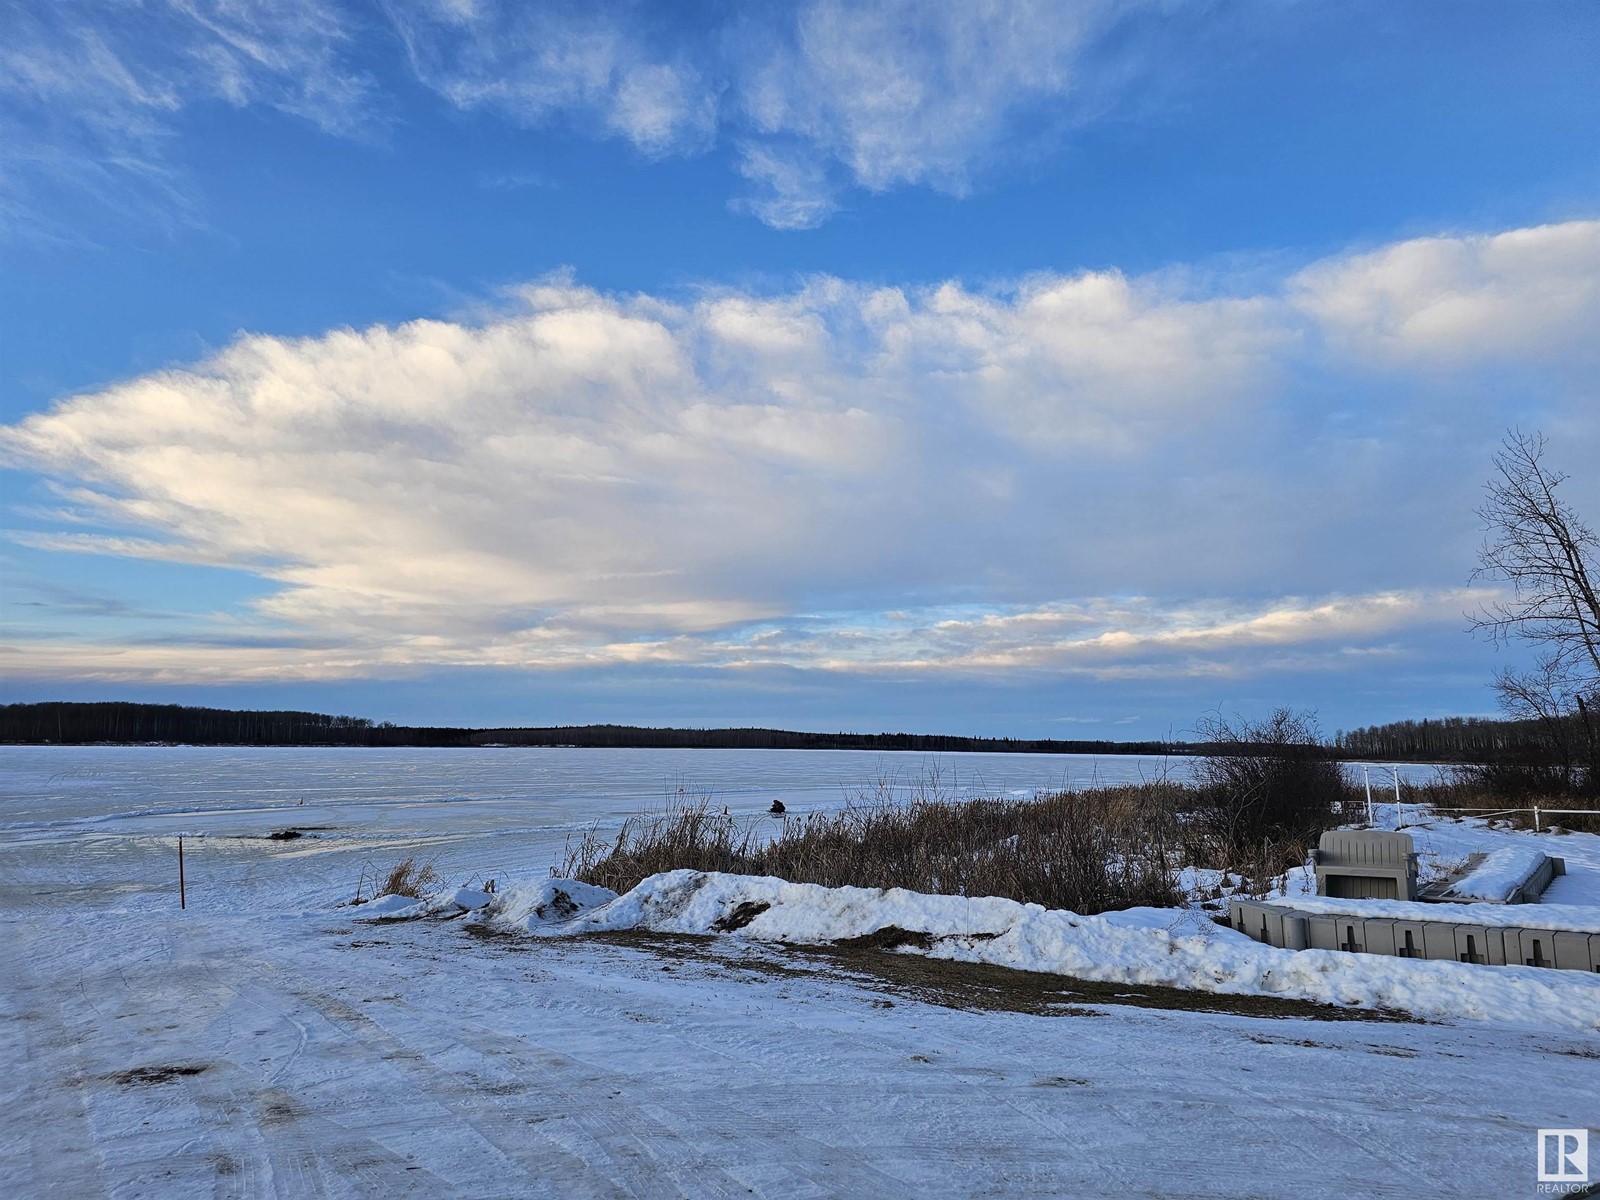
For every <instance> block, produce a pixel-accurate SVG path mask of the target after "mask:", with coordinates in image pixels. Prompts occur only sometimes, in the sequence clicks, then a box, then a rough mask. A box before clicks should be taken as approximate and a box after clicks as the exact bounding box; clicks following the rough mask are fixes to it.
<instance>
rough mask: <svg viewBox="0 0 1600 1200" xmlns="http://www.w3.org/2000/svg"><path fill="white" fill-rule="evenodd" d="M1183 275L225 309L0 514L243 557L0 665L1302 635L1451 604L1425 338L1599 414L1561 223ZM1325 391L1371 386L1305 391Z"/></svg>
mask: <svg viewBox="0 0 1600 1200" xmlns="http://www.w3.org/2000/svg"><path fill="white" fill-rule="evenodd" d="M1185 278H1186V276H1185V275H1184V274H1183V273H1173V272H1168V273H1163V274H1160V275H1155V276H1147V277H1129V276H1124V275H1122V274H1118V273H1115V272H1098V273H1096V272H1087V273H1081V274H1077V275H1071V276H1038V277H1034V278H1029V279H1026V280H1022V281H1018V282H1015V283H1012V284H1009V285H1006V286H1002V287H993V288H974V287H971V286H969V285H965V284H962V283H959V282H955V281H951V282H947V283H945V284H942V285H940V286H937V287H931V288H926V289H906V288H891V287H880V286H868V285H863V284H857V283H852V282H850V281H846V280H840V279H834V278H816V279H812V280H809V281H807V282H805V283H804V284H803V285H801V286H799V287H797V288H795V289H794V290H792V291H789V292H787V293H780V294H758V293H753V292H748V291H737V290H728V289H707V290H705V291H703V292H700V293H697V294H692V295H688V296H683V297H661V296H650V295H607V294H602V293H599V292H596V291H594V290H591V289H588V288H585V287H583V286H581V285H579V284H578V283H577V282H575V281H574V280H572V279H570V278H553V279H548V280H543V281H539V282H536V283H534V284H531V285H529V286H527V287H524V288H522V289H520V290H518V291H517V292H515V293H514V294H512V295H509V296H506V297H504V298H502V301H501V302H500V303H499V304H498V305H497V306H496V307H495V308H494V310H493V311H492V312H490V313H488V314H487V315H480V316H478V317H477V318H475V319H472V320H466V319H459V320H421V321H414V322H411V323H408V324H404V325H399V326H393V327H390V326H376V327H373V328H370V329H365V330H359V331H357V330H350V329H342V330H333V331H330V332H328V333H326V334H324V335H322V336H318V337H311V338H301V339H288V338H280V337H273V336H267V335H243V336H241V337H240V338H238V340H236V341H235V342H234V343H233V344H232V345H231V346H229V347H228V348H227V349H225V350H224V351H222V352H221V353H219V354H217V355H216V356H214V357H212V358H210V359H207V360H205V361H203V362H200V363H197V364H195V365H194V366H192V367H189V368H185V369H178V370H170V371H163V372H157V373H153V374H149V375H144V376H141V377H138V378H135V379H132V380H129V381H127V382H125V383H121V384H118V385H116V386H113V387H109V388H107V389H105V390H103V391H99V392H96V393H92V394H87V395H82V396H76V397H71V398H68V399H65V400H63V401H61V402H59V403H58V404H56V405H55V406H54V407H53V408H52V409H50V410H49V411H48V412H43V413H39V414H35V415H33V416H30V417H28V418H27V419H26V420H24V421H22V422H20V423H18V424H17V425H14V426H11V427H8V428H5V429H4V430H0V452H3V454H4V456H5V458H6V460H7V461H8V462H9V463H10V464H11V465H12V466H14V467H18V468H23V469H26V470H29V471H33V472H36V473H38V475H39V476H41V477H42V478H44V479H46V480H48V481H50V489H51V491H50V493H49V498H48V500H47V501H46V503H45V507H44V509H43V510H42V511H39V512H36V513H35V514H34V518H33V519H32V520H31V521H30V522H29V524H30V525H31V526H32V528H30V529H27V530H23V531H18V532H15V533H14V534H13V535H12V536H13V538H14V540H17V541H20V542H22V543H23V544H25V545H26V546H29V547H31V548H33V549H35V550H43V551H49V552H57V553H74V554H101V555H113V556H120V557H125V558H142V559H148V560H153V561H156V562H165V563H181V564H191V565H193V564H201V565H206V566H213V567H220V568H227V569H230V570H234V571H240V572H245V573H248V574H249V575H250V576H252V577H254V578H256V579H259V580H260V581H262V582H263V584H264V585H265V586H266V589H267V591H266V594H265V595H264V596H263V597H262V598H260V599H259V600H256V601H254V602H253V603H251V604H249V605H247V606H243V607H240V608H237V609H235V610H232V611H229V612H226V613H221V614H218V616H217V617H216V619H215V620H214V622H213V624H212V625H211V626H209V627H208V628H205V629H198V630H195V631H194V633H195V636H194V637H193V638H191V639H188V640H186V641H184V642H182V643H175V642H173V641H172V640H167V641H166V642H164V643H162V644H156V645H139V644H134V643H132V642H126V641H124V642H116V641H115V640H109V641H108V640H105V639H103V638H101V639H98V640H95V639H91V640H82V639H75V638H65V637H58V636H44V635H41V636H37V637H32V638H19V639H16V640H15V641H14V644H13V645H12V646H11V647H10V648H9V649H8V657H9V659H10V667H9V669H10V670H13V671H15V672H17V673H18V674H25V675H41V674H43V675H51V676H54V677H86V678H117V679H135V678H144V679H167V678H183V679H233V678H256V677H268V676H270V677H297V678H342V677H350V676H359V675H363V674H372V673H381V672H384V671H389V670H399V669H405V668H408V667H416V666H425V665H498V666H514V667H526V668H538V669H560V668H567V667H580V666H594V665H607V664H680V665H691V666H697V667H714V668H723V669H741V670H750V669H764V668H779V667H781V668H800V669H809V670H818V671H827V672H835V673H839V672H846V673H869V674H874V675H881V676H917V675H926V674H930V673H944V674H976V675H986V676H993V677H1009V676H1014V675H1017V674H1019V673H1029V672H1049V673H1056V674H1082V675H1086V676H1090V677H1095V678H1119V677H1133V676H1167V677H1174V676H1195V675H1206V674H1228V673H1239V672H1257V671H1263V670H1272V669H1279V668H1282V667H1284V666H1286V665H1291V664H1292V665H1300V666H1304V665H1305V664H1307V663H1310V662H1315V663H1320V664H1321V665H1323V666H1325V667H1337V666H1339V665H1340V664H1341V663H1347V662H1353V661H1356V660H1357V659H1358V658H1359V657H1360V656H1362V655H1370V654H1374V653H1380V654H1382V653H1399V652H1402V651H1403V641H1404V635H1405V631H1407V630H1414V629H1418V628H1423V627H1438V626H1439V625H1440V624H1441V623H1453V622H1456V621H1458V620H1459V614H1460V613H1461V611H1462V610H1463V609H1465V608H1468V607H1471V597H1468V596H1465V595H1463V594H1462V593H1461V592H1460V591H1459V590H1458V587H1457V585H1458V583H1459V581H1460V580H1461V578H1462V577H1463V576H1464V574H1465V571H1466V568H1467V566H1468V565H1469V563H1470V543H1471V538H1472V536H1473V535H1472V524H1473V519H1472V517H1471V511H1470V510H1471V480H1472V478H1473V477H1474V475H1475V474H1481V472H1482V464H1483V462H1485V461H1486V454H1485V446H1486V445H1488V444H1492V442H1493V441H1494V440H1495V438H1496V437H1498V434H1499V429H1498V428H1494V429H1482V430H1478V431H1477V432H1476V433H1472V434H1465V435H1462V436H1460V437H1459V438H1457V439H1456V440H1454V441H1452V440H1451V438H1450V437H1449V436H1448V435H1447V434H1442V433H1440V432H1439V430H1440V428H1441V422H1442V421H1447V419H1448V415H1449V413H1450V412H1451V411H1452V407H1453V406H1456V407H1458V406H1459V401H1458V400H1457V399H1456V397H1455V394H1454V393H1453V392H1452V391H1450V390H1448V389H1446V390H1443V391H1441V390H1440V388H1439V387H1438V385H1437V377H1436V376H1437V370H1438V367H1439V365H1440V364H1448V365H1451V366H1452V367H1457V368H1459V367H1462V366H1463V365H1468V366H1470V365H1472V364H1475V363H1481V362H1483V361H1485V360H1486V359H1492V360H1493V363H1494V365H1495V367H1496V369H1497V370H1499V371H1502V372H1503V371H1505V370H1507V369H1511V368H1516V369H1518V370H1522V371H1527V372H1533V373H1534V374H1535V375H1536V376H1537V377H1538V379H1540V380H1542V381H1548V380H1558V381H1559V380H1562V379H1565V380H1566V381H1567V382H1565V383H1560V384H1559V386H1558V385H1557V384H1556V383H1550V384H1549V386H1548V388H1546V389H1545V391H1544V394H1545V395H1546V408H1545V412H1546V414H1547V415H1550V416H1552V417H1553V418H1554V419H1557V420H1561V421H1565V422H1566V424H1565V426H1564V428H1565V429H1566V431H1567V432H1566V435H1565V437H1566V441H1565V443H1564V449H1563V457H1564V458H1565V459H1567V460H1568V461H1569V462H1579V461H1591V460H1593V456H1594V455H1595V454H1596V452H1597V451H1600V430H1597V429H1596V428H1595V424H1594V422H1593V420H1592V418H1591V417H1589V416H1586V414H1592V413H1593V412H1594V411H1595V409H1596V404H1595V401H1596V396H1595V394H1594V391H1593V385H1592V384H1587V383H1585V382H1583V381H1585V380H1587V379H1590V378H1592V376H1591V375H1589V374H1587V373H1585V372H1583V371H1581V370H1574V369H1573V368H1575V367H1580V366H1582V365H1583V364H1585V363H1589V362H1592V355H1593V353H1594V350H1593V331H1594V329H1595V328H1600V222H1574V223H1570V224H1566V225H1557V226H1546V227H1541V228H1535V229H1524V230H1516V231H1512V232H1509V233H1503V234H1499V235H1495V236H1487V237H1481V236H1466V237H1439V238H1429V239H1422V240H1419V241H1414V242H1406V243H1401V244H1397V245H1394V246H1390V247H1386V248H1382V249H1379V250H1375V251H1370V252H1365V253H1360V254H1354V255H1347V256H1341V257H1339V258H1336V259H1331V260H1327V261H1323V262H1318V263H1314V264H1312V265H1310V266H1308V267H1306V268H1304V269H1303V270H1300V271H1297V272H1295V273H1293V274H1292V275H1290V276H1288V277H1287V278H1284V279H1283V280H1281V281H1280V283H1279V284H1278V285H1276V286H1275V287H1273V288H1271V289H1268V290H1258V291H1257V292H1255V293H1253V294H1241V293H1240V292H1239V291H1238V290H1237V289H1233V290H1230V289H1229V288H1227V287H1226V286H1223V285H1224V284H1226V282H1227V281H1221V282H1220V283H1218V282H1217V281H1213V282H1212V283H1211V284H1210V285H1209V286H1208V287H1206V288H1201V287H1199V286H1198V285H1196V284H1193V283H1192V282H1191V283H1189V284H1185V283H1184V282H1183V280H1184V279H1185ZM1529 305H1537V307H1538V312H1539V314H1540V317H1539V319H1538V320H1537V321H1533V320H1527V319H1524V317H1523V313H1524V310H1525V309H1526V308H1527V306H1529ZM1573 379H1576V380H1578V382H1577V383H1576V384H1574V383H1572V382H1571V380H1573ZM1452 386H1454V385H1452ZM1541 386H1542V387H1543V386H1544V385H1543V384H1541ZM1563 388H1564V389H1565V390H1562V389H1563ZM1352 389H1354V390H1362V389H1365V390H1366V391H1368V392H1370V393H1371V395H1372V396H1373V401H1372V403H1371V404H1370V405H1368V406H1367V407H1366V408H1364V409H1357V410H1352V409H1351V408H1350V407H1349V406H1348V404H1346V405H1344V406H1343V407H1331V406H1328V407H1319V406H1322V405H1324V403H1325V402H1324V401H1323V400H1321V399H1320V398H1321V397H1326V396H1328V395H1332V394H1343V393H1345V392H1347V391H1349V390H1352ZM1352 411H1356V412H1357V414H1358V416H1360V419H1359V420H1357V421H1356V425H1357V426H1358V427H1357V428H1355V429H1352V428H1351V414H1352ZM1361 414H1365V415H1361ZM1384 431H1386V434H1385V435H1384V436H1380V434H1383V433H1384ZM1419 432H1421V433H1424V434H1425V435H1426V437H1427V438H1428V439H1429V440H1427V441H1426V442H1421V443H1419V442H1418V441H1417V440H1416V439H1417V437H1418V436H1419ZM1419 444H1420V445H1423V446H1425V452H1424V453H1422V454H1420V455H1419V454H1418V453H1417V451H1416V448H1417V446H1418V445H1419ZM1241 464H1251V465H1249V466H1245V465H1241ZM1464 472H1465V475H1464V474H1463V473H1464ZM1464 480H1465V482H1464ZM1584 486H1586V485H1584ZM1574 499H1575V500H1578V501H1580V502H1582V500H1583V498H1582V497H1578V496H1575V497H1574ZM1397 514H1398V515H1397ZM1335 548H1338V549H1335ZM1452 556H1454V557H1452ZM1375 564H1376V565H1375Z"/></svg>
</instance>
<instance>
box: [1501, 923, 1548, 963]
mask: <svg viewBox="0 0 1600 1200" xmlns="http://www.w3.org/2000/svg"><path fill="white" fill-rule="evenodd" d="M1517 941H1518V949H1517V959H1516V964H1515V965H1517V966H1522V967H1554V966H1555V965H1556V958H1555V952H1556V947H1555V941H1554V938H1553V935H1552V934H1551V933H1550V931H1549V930H1548V929H1519V930H1517ZM1510 951H1511V945H1510V941H1509V939H1508V941H1507V943H1506V957H1507V958H1510V957H1511V953H1510Z"/></svg>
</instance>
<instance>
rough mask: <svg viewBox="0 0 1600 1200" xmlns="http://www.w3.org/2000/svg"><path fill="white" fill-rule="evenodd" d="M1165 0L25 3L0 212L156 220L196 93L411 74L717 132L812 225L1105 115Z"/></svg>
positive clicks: (562, 114) (349, 123)
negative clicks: (1098, 112) (1131, 24)
mask: <svg viewBox="0 0 1600 1200" xmlns="http://www.w3.org/2000/svg"><path fill="white" fill-rule="evenodd" d="M1145 7H1148V6H1147V5H1146V4H1144V3H1140V2H1136V0H1122V2H1118V3H1113V2H1112V0H1077V2H1075V3H1072V4H1060V3H1044V2H1035V0H1021V2H1018V0H1009V2H1006V3H999V2H997V0H996V2H990V0H984V2H981V3H966V4H918V3H913V2H911V0H864V2H862V0H858V2H856V3H842V2H840V0H801V2H797V3H787V4H774V5H759V6H747V7H744V8H741V9H738V10H729V9H728V8H727V7H726V6H723V5H717V4H707V5H703V6H695V5H682V6H670V7H668V8H658V9H654V10H652V9H649V8H647V7H643V6H640V5H637V4H633V3H630V2H627V0H607V2H603V3H597V4H576V3H554V4H537V5H531V4H523V3H516V2H513V0H387V2H386V3H385V4H384V5H382V6H381V8H379V9H377V10H376V11H374V10H372V9H369V8H367V7H366V6H360V5H355V4H352V3H348V2H347V0H263V2H259V3H251V4H240V3H234V2H231V0H150V2H149V3H145V4H139V5H132V6H120V5H105V4H95V3H91V2H88V0H62V2H61V3H53V4H39V5H22V6H19V7H17V8H16V9H14V10H13V11H12V13H11V14H10V17H9V19H8V25H7V38H6V42H5V45H4V47H3V48H0V134H3V135H4V136H3V138H0V142H3V144H4V145H5V147H6V148H5V150H4V159H3V161H0V167H3V176H0V179H3V183H0V186H3V188H4V190H3V191H0V204H3V205H4V211H3V212H0V216H3V217H5V218H6V219H7V223H8V225H9V226H10V227H11V228H13V229H15V228H16V227H18V226H19V225H22V224H26V225H31V226H33V227H34V228H35V231H36V232H47V231H50V230H54V231H55V232H56V233H57V234H58V235H60V236H66V235H68V234H69V232H70V230H69V229H68V227H67V224H66V223H64V222H60V221H52V220H51V219H50V215H49V214H50V211H51V207H52V206H51V205H50V204H49V203H48V202H47V197H48V196H53V195H60V194H75V195H78V196H80V197H84V196H87V197H91V198H92V197H98V198H99V200H100V202H101V204H102V207H109V208H126V207H128V205H129V204H130V202H131V203H134V204H135V205H136V206H137V208H138V211H139V213H140V215H141V216H142V218H143V219H144V220H145V221H147V222H149V221H166V222H173V221H178V220H188V219H193V212H192V211H191V206H192V200H191V198H190V188H189V187H188V185H187V181H186V175H185V168H184V163H185V154H184V152H183V144H182V130H183V122H184V118H185V115H186V113H187V112H188V111H189V110H191V109H192V108H194V107H195V106H197V105H204V104H218V103H220V104H227V105H231V106H234V107H239V108H243V107H248V106H259V107H263V108H270V109H275V110H277V111H280V112H284V113H288V114H291V115H293V116H296V117H299V118H301V119H303V120H305V121H307V122H308V123H310V124H311V125H313V126H316V127H318V128H320V129H321V130H322V131H323V132H325V133H327V134H330V135H333V136H338V137H352V136H354V137H365V136H369V135H371V134H372V132H373V131H374V130H375V129H376V128H378V127H379V126H380V125H381V121H382V114H383V113H384V112H385V111H387V110H388V109H390V108H392V107H394V106H395V105H396V103H397V101H396V99H395V96H394V95H393V94H389V95H384V94H381V93H380V85H379V83H378V78H379V77H380V76H381V77H384V78H389V77H390V73H391V71H394V72H403V73H407V74H409V75H410V76H412V77H414V78H415V79H416V80H418V81H420V82H421V83H422V84H424V85H425V86H426V87H427V88H428V89H430V90H431V91H432V93H433V94H435V95H436V96H437V97H438V98H439V99H440V100H442V101H443V102H444V103H445V104H447V105H449V106H451V107H453V108H456V109H459V110H462V111H471V112H475V113H482V114H487V115H489V116H490V117H491V118H493V119H503V120H506V121H509V122H512V123H515V124H518V125H522V126H527V127H536V126H545V125H549V124H551V123H560V124H562V125H564V126H566V127H567V128H569V129H574V130H577V131H579V132H581V133H583V134H586V135H589V136H593V137H599V138H618V139H622V140H623V141H625V142H627V143H628V144H630V145H631V146H633V147H634V148H635V149H637V150H638V151H639V152H640V153H642V154H643V155H645V156H646V157H648V158H661V157H665V156H672V155H693V154H701V153H704V152H707V151H709V150H712V149H713V148H715V147H718V146H719V145H720V146H722V147H724V148H725V149H726V150H727V152H728V154H729V155H730V157H731V160H732V166H733V171H734V172H735V175H734V176H732V177H730V183H731V186H732V187H733V189H734V193H735V194H734V196H733V198H732V201H731V203H732V205H733V207H734V208H735V209H737V210H739V211H743V212H748V213H751V214H753V215H755V216H756V217H758V218H759V219H760V220H762V221H764V222H766V223H767V224H769V225H772V226H774V227H776V228H781V229H806V228H811V227H813V226H816V225H818V224H820V223H821V222H823V221H825V220H826V219H827V218H828V217H829V216H830V215H831V214H832V213H833V212H834V211H836V210H837V208H838V207H839V205H840V203H841V202H842V198H843V196H844V194H845V193H847V192H848V191H850V190H852V189H864V190H865V191H867V192H884V191H887V190H890V189H893V188H899V187H908V186H916V187H930V188H933V189H936V190H938V191H941V192H944V193H947V194H950V195H962V194H964V193H965V192H966V191H967V190H968V189H969V188H970V187H971V185H972V182H973V180H974V178H975V177H977V176H978V175H980V174H982V173H983V172H984V171H985V170H987V169H988V168H989V167H990V166H991V165H992V164H993V163H994V162H995V161H996V160H997V159H1000V158H1002V157H1004V156H1006V155H1008V154H1013V153H1015V152H1016V148H1017V145H1018V140H1019V135H1020V134H1021V133H1022V131H1023V130H1024V129H1025V128H1026V129H1030V130H1033V131H1034V132H1035V133H1036V132H1037V130H1038V128H1039V127H1040V126H1044V127H1052V128H1054V127H1062V126H1064V125H1066V124H1069V123H1071V122H1072V121H1073V120H1077V119H1086V117H1087V115H1088V110H1087V109H1084V110H1083V111H1080V110H1079V109H1078V107H1077V106H1076V92H1077V88H1078V83H1079V76H1080V69H1079V64H1080V61H1081V60H1082V59H1083V57H1084V56H1085V55H1087V54H1089V53H1091V52H1092V51H1093V50H1094V49H1095V47H1096V45H1097V40H1098V39H1100V38H1101V36H1102V35H1103V34H1105V33H1106V32H1107V31H1108V30H1110V29H1112V28H1113V27H1114V26H1115V25H1116V24H1117V22H1118V20H1119V19H1120V18H1121V17H1122V16H1123V15H1124V14H1126V13H1127V12H1129V11H1132V10H1138V9H1143V8H1145ZM397 47H398V55H397ZM358 64H360V65H358ZM368 65H370V66H371V68H372V69H371V70H369V69H368ZM1031 136H1032V134H1029V135H1027V136H1022V137H1021V141H1022V142H1027V141H1028V140H1029V137H1031ZM735 179H742V180H743V181H744V183H743V185H742V186H741V185H739V184H738V183H736V182H733V180H735Z"/></svg>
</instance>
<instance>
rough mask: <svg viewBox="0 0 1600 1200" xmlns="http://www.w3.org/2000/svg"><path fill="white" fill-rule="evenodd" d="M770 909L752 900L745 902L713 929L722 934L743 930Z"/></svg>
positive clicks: (766, 905) (768, 905)
mask: <svg viewBox="0 0 1600 1200" xmlns="http://www.w3.org/2000/svg"><path fill="white" fill-rule="evenodd" d="M771 907H772V905H770V904H766V903H761V904H758V903H756V902H755V901H753V900H746V901H745V902H744V903H743V904H740V905H739V906H738V907H736V908H735V909H734V910H733V911H732V912H731V913H729V914H728V915H727V916H725V917H723V918H722V919H721V920H720V921H718V922H717V923H716V924H715V925H714V926H713V928H714V929H717V930H718V931H720V932H722V933H732V932H733V931H734V930H735V929H743V928H744V927H745V926H746V925H748V924H750V922H751V921H754V920H755V919H756V918H757V917H759V916H760V915H761V914H762V913H764V912H766V911H767V909H769V908H771Z"/></svg>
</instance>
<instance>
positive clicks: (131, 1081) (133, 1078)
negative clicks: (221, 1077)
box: [106, 1063, 210, 1087]
mask: <svg viewBox="0 0 1600 1200" xmlns="http://www.w3.org/2000/svg"><path fill="white" fill-rule="evenodd" d="M209 1065H210V1064H208V1063H171V1064H167V1065H163V1066H153V1067H129V1068H128V1069H127V1070H126V1071H113V1072H112V1073H111V1074H109V1075H107V1076H106V1079H108V1080H109V1081H110V1082H112V1083H120V1084H121V1085H122V1086H123V1087H153V1086H154V1085H156V1084H158V1083H172V1082H174V1081H175V1080H178V1079H184V1078H187V1077H188V1076H190V1075H199V1074H200V1073H201V1072H202V1071H204V1070H206V1069H207V1067H208V1066H209Z"/></svg>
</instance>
